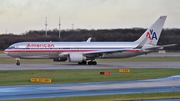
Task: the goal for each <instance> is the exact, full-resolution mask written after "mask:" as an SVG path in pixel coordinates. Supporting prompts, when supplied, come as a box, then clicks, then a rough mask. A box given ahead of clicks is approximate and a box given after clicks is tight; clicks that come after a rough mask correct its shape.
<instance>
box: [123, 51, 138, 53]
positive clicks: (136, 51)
mask: <svg viewBox="0 0 180 101" xmlns="http://www.w3.org/2000/svg"><path fill="white" fill-rule="evenodd" d="M126 52H135V53H137V52H139V50H126Z"/></svg>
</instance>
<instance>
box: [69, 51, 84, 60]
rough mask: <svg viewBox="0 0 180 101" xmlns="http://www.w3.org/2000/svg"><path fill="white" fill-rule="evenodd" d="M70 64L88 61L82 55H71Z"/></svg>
mask: <svg viewBox="0 0 180 101" xmlns="http://www.w3.org/2000/svg"><path fill="white" fill-rule="evenodd" d="M68 60H69V62H82V61H83V60H86V57H84V56H83V55H82V54H81V53H70V54H69V55H68Z"/></svg>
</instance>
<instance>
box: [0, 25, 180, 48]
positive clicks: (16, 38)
mask: <svg viewBox="0 0 180 101" xmlns="http://www.w3.org/2000/svg"><path fill="white" fill-rule="evenodd" d="M145 30H146V29H144V28H129V29H99V30H93V29H92V30H87V29H75V30H61V37H60V38H59V30H57V29H54V30H48V31H47V34H48V35H47V36H45V31H44V30H30V31H28V32H26V33H23V34H21V35H15V34H13V33H9V34H1V35H0V49H1V50H4V49H6V48H8V46H10V45H11V44H13V43H16V42H28V41H32V42H35V41H38V42H45V41H53V42H57V41H59V42H66V41H80V42H81V41H86V40H87V39H88V38H89V37H92V41H101V42H103V41H116V42H117V41H135V40H137V39H138V38H139V37H140V36H141V35H142V34H143V33H144V32H145ZM179 38H180V29H176V28H173V29H163V30H162V33H161V37H160V39H159V42H158V44H159V45H165V44H177V46H174V47H168V48H166V50H171V51H179V50H180V45H179V43H180V40H179Z"/></svg>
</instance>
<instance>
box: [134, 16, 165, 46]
mask: <svg viewBox="0 0 180 101" xmlns="http://www.w3.org/2000/svg"><path fill="white" fill-rule="evenodd" d="M165 20H166V16H160V17H159V18H158V19H157V21H156V22H155V23H154V24H153V25H151V27H150V28H148V29H147V30H146V31H145V32H144V34H143V35H142V36H141V37H140V38H139V39H138V40H136V41H135V42H138V43H141V42H142V41H143V40H144V39H145V38H146V37H147V38H148V39H147V40H146V42H145V44H152V45H157V43H158V40H159V37H160V35H161V31H162V27H163V25H164V22H165Z"/></svg>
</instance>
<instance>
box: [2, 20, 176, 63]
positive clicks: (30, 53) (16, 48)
mask: <svg viewBox="0 0 180 101" xmlns="http://www.w3.org/2000/svg"><path fill="white" fill-rule="evenodd" d="M165 20H166V16H160V17H159V18H158V20H157V21H156V22H155V23H154V24H153V25H152V26H151V27H150V28H148V29H147V30H146V31H145V32H144V33H143V35H142V36H141V37H140V38H139V39H138V40H136V41H134V42H90V40H91V38H90V39H88V40H87V41H85V42H19V43H15V44H12V45H11V46H9V47H8V48H7V49H5V51H4V53H5V54H7V55H9V56H11V57H13V58H16V60H17V63H16V64H17V65H18V66H19V65H20V59H53V60H54V61H55V62H64V61H66V60H68V61H69V62H76V63H78V64H79V65H86V64H88V65H96V64H97V62H96V61H95V59H96V58H126V57H133V56H137V55H142V54H147V53H150V52H154V51H158V50H160V49H163V48H164V47H169V46H174V45H175V44H169V45H157V43H158V40H159V37H160V35H161V31H162V27H163V25H164V22H165Z"/></svg>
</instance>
